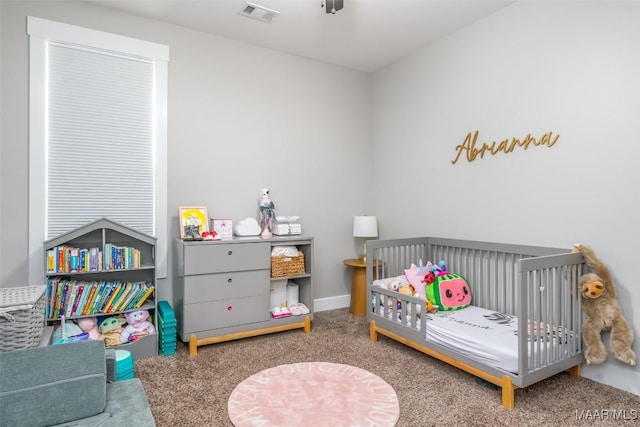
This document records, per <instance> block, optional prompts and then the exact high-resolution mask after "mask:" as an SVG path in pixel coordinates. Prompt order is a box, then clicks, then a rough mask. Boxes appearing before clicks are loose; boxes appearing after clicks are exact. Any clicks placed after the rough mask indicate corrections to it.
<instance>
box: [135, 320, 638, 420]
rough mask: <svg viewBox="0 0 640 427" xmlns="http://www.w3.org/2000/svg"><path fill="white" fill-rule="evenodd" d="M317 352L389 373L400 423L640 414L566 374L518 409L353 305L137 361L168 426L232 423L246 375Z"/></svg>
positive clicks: (623, 399)
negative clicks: (377, 330) (374, 323)
mask: <svg viewBox="0 0 640 427" xmlns="http://www.w3.org/2000/svg"><path fill="white" fill-rule="evenodd" d="M313 361H323V362H332V363H343V364H347V365H353V366H357V367H360V368H362V369H366V370H368V371H369V372H372V373H373V374H375V375H377V376H379V377H380V378H382V379H383V380H384V381H386V382H387V383H389V384H390V385H391V386H392V387H393V388H394V390H395V391H396V394H397V396H398V400H399V402H400V418H399V420H398V424H397V425H398V426H411V427H413V426H428V425H439V426H485V425H487V426H536V427H539V426H551V425H558V424H561V425H563V426H593V425H600V426H626V425H629V426H630V425H638V424H640V396H637V395H634V394H631V393H627V392H624V391H621V390H618V389H615V388H612V387H608V386H605V385H602V384H599V383H596V382H594V381H591V380H588V379H586V378H579V379H576V378H571V377H570V376H568V375H565V374H561V375H558V376H555V377H553V378H550V379H547V380H544V381H542V382H540V383H537V384H534V385H533V386H530V387H527V388H525V389H519V390H516V401H515V404H516V407H515V409H512V410H509V409H505V408H504V407H503V406H502V405H501V394H500V390H493V389H490V388H488V387H485V386H482V385H479V384H478V383H476V381H475V377H473V376H472V375H470V374H467V373H465V372H462V371H460V370H459V369H456V368H453V367H451V366H449V365H447V364H445V363H443V362H440V361H438V360H435V359H433V358H431V357H429V356H426V355H424V354H422V353H420V352H418V351H416V350H413V349H411V348H408V347H406V346H403V345H402V344H399V343H397V342H395V341H392V340H390V339H388V338H385V337H382V336H380V338H379V341H378V343H372V342H370V341H369V335H368V327H367V324H366V322H365V320H364V319H363V318H361V317H355V316H353V315H351V314H349V312H348V310H347V309H341V310H333V311H325V312H320V313H316V315H315V320H314V322H313V328H312V332H311V333H310V334H304V333H303V332H302V331H301V330H295V331H288V332H280V333H277V334H271V335H265V336H261V337H255V338H247V339H243V340H239V341H232V342H227V343H221V344H214V345H209V346H203V347H199V349H198V355H197V356H194V357H190V356H189V355H188V349H187V346H186V344H179V345H178V352H177V354H176V355H174V356H169V357H161V356H159V357H154V358H148V359H141V360H136V362H135V369H136V376H137V377H139V378H140V379H141V380H142V383H143V385H144V388H145V390H146V392H147V396H148V399H149V402H150V404H151V411H152V412H153V415H154V417H155V419H156V423H157V424H158V426H161V427H163V426H232V423H231V421H230V420H229V416H228V413H227V401H228V399H229V396H230V395H231V392H232V391H233V389H234V388H235V387H236V386H237V385H238V384H239V383H240V382H241V381H243V380H244V379H245V378H247V377H249V376H251V375H253V374H255V373H257V372H259V371H261V370H263V369H267V368H270V367H274V366H278V365H282V364H291V363H300V362H313ZM607 363H618V362H617V361H615V360H613V359H612V358H610V359H609V361H608V362H607ZM603 411H608V412H607V414H608V415H606V416H605V414H604V412H603ZM614 415H615V416H617V417H619V418H620V417H622V419H617V420H616V419H614ZM634 417H635V419H632V418H634ZM625 418H626V419H627V420H626V421H625V420H624V419H625Z"/></svg>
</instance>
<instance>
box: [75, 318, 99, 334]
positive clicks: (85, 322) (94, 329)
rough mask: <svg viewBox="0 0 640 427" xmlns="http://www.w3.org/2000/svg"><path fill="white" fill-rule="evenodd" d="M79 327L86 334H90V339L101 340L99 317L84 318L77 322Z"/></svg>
mask: <svg viewBox="0 0 640 427" xmlns="http://www.w3.org/2000/svg"><path fill="white" fill-rule="evenodd" d="M77 323H78V327H80V329H82V330H83V331H84V332H88V333H89V338H90V339H92V340H99V339H100V330H99V329H98V318H97V317H82V318H80V319H78V320H77Z"/></svg>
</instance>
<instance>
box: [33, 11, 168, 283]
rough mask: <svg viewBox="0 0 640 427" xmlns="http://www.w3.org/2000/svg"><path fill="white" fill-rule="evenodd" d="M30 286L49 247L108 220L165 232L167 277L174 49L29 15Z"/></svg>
mask: <svg viewBox="0 0 640 427" xmlns="http://www.w3.org/2000/svg"><path fill="white" fill-rule="evenodd" d="M27 31H28V34H29V147H30V149H29V159H30V160H29V177H30V181H29V283H30V284H39V283H42V282H43V280H44V261H43V253H42V250H43V249H42V243H43V241H45V240H48V239H50V238H52V237H55V236H58V235H60V234H62V233H65V232H67V231H70V230H73V229H75V228H77V227H80V226H82V225H85V224H87V223H89V222H91V221H94V220H96V219H98V218H101V217H108V218H110V219H112V220H114V221H117V222H119V223H122V224H124V225H127V226H130V227H132V228H135V229H136V230H139V231H141V232H143V233H146V234H149V235H152V236H155V237H156V238H157V246H156V273H157V277H158V278H164V277H166V276H167V253H168V249H167V246H168V243H167V240H168V236H167V235H168V226H167V183H166V181H167V154H166V151H167V117H166V111H167V107H166V104H167V69H168V61H169V48H168V47H167V46H164V45H160V44H157V43H152V42H148V41H144V40H138V39H133V38H130V37H126V36H120V35H116V34H111V33H105V32H102V31H96V30H92V29H88V28H83V27H77V26H73V25H68V24H63V23H59V22H55V21H49V20H45V19H41V18H36V17H33V16H29V17H28V19H27Z"/></svg>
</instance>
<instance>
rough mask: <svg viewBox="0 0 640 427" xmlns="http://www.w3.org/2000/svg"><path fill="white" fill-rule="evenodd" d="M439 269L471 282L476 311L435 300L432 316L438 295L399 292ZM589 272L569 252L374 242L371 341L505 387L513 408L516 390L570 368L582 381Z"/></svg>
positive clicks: (424, 240) (370, 245) (370, 252)
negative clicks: (581, 284)
mask: <svg viewBox="0 0 640 427" xmlns="http://www.w3.org/2000/svg"><path fill="white" fill-rule="evenodd" d="M440 261H445V262H446V270H447V272H451V273H457V274H459V275H461V276H462V277H463V279H464V280H466V284H467V285H468V290H469V292H470V294H469V295H468V296H467V299H466V300H465V301H466V303H467V304H468V302H469V301H470V305H468V306H466V304H465V305H462V306H461V307H453V308H451V307H448V306H447V304H444V303H442V302H440V301H439V300H438V302H440V305H441V306H442V307H443V308H441V309H439V310H437V311H436V310H431V311H427V310H428V308H429V307H428V305H430V304H428V303H427V300H426V299H425V298H426V296H427V295H428V298H427V299H429V300H432V299H433V298H432V297H433V295H432V294H429V291H428V290H429V289H430V288H428V287H426V285H424V283H423V285H424V286H425V288H426V289H427V291H425V290H424V289H425V288H423V289H416V290H418V292H417V293H416V292H413V293H411V294H404V293H401V292H398V289H396V288H397V287H398V285H399V284H400V285H401V286H402V283H405V284H406V283H408V282H413V283H414V284H416V278H415V277H411V275H412V274H413V273H410V272H416V271H417V269H415V268H414V269H412V270H410V267H411V266H412V264H413V265H420V263H421V262H422V263H423V264H427V263H430V262H432V263H434V264H435V265H436V266H437V265H438V263H439V262H440ZM586 268H587V267H586V264H585V263H584V260H583V258H582V255H581V254H574V253H571V250H566V249H555V248H545V247H533V246H524V245H508V244H501V243H488V242H476V241H468V240H454V239H443V238H434V237H421V238H407V239H395V240H371V241H368V242H367V267H366V274H367V301H368V304H369V305H368V309H367V321H368V322H369V328H370V329H369V332H370V339H371V341H373V342H376V341H377V337H378V334H382V335H384V336H387V337H389V338H391V339H394V340H396V341H399V342H401V343H403V344H405V345H408V346H410V347H412V348H415V349H417V350H419V351H422V352H423V353H426V354H428V355H431V356H433V357H436V358H438V359H440V360H442V361H444V362H447V363H449V364H451V365H453V366H455V367H458V368H460V369H463V370H465V371H467V372H469V373H471V374H473V375H475V376H477V377H479V378H481V379H483V380H485V381H488V382H490V383H492V384H495V385H497V386H500V387H502V404H503V405H504V406H505V407H507V408H513V407H514V404H515V390H516V389H517V388H521V387H527V386H529V385H531V384H534V383H536V382H538V381H541V380H543V379H545V378H548V377H550V376H553V375H555V374H558V373H560V372H563V371H566V370H569V371H570V374H571V375H572V376H575V377H578V376H580V364H581V363H582V362H584V356H583V344H582V305H581V300H580V294H579V293H578V292H576V290H577V289H578V278H579V277H580V276H581V275H582V274H583V273H584V272H586V270H585V269H586ZM424 270H425V269H424V268H422V269H420V271H421V272H424ZM433 270H434V271H436V270H437V268H434V269H433ZM405 271H406V273H405ZM454 276H456V277H457V275H455V274H454ZM420 277H423V279H424V280H425V281H429V280H428V279H426V278H424V276H420ZM409 278H411V280H409ZM432 280H433V279H431V281H432ZM463 283H464V282H463ZM416 288H418V286H416ZM402 289H406V288H404V287H402ZM411 290H413V288H411ZM465 292H466V291H465ZM443 295H444V293H443ZM449 295H450V294H449ZM443 298H445V297H444V296H443ZM436 305H437V304H436ZM520 331H524V333H521V332H520Z"/></svg>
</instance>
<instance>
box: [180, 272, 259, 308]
mask: <svg viewBox="0 0 640 427" xmlns="http://www.w3.org/2000/svg"><path fill="white" fill-rule="evenodd" d="M183 280H184V303H185V304H191V303H197V302H205V301H218V300H222V299H229V298H243V297H250V296H256V295H265V294H268V293H269V281H270V279H269V270H252V271H235V272H231V273H215V274H199V275H197V276H185V277H184V279H183Z"/></svg>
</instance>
